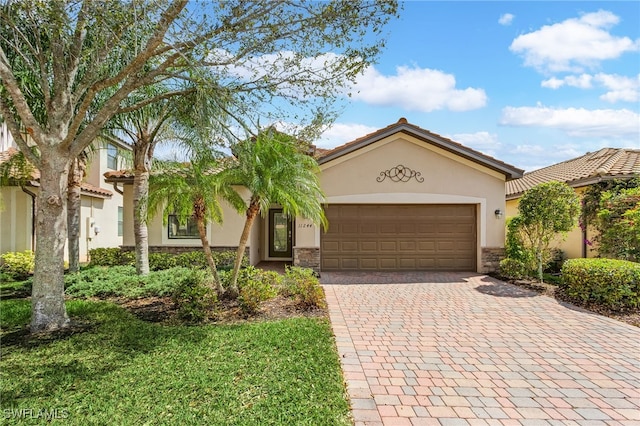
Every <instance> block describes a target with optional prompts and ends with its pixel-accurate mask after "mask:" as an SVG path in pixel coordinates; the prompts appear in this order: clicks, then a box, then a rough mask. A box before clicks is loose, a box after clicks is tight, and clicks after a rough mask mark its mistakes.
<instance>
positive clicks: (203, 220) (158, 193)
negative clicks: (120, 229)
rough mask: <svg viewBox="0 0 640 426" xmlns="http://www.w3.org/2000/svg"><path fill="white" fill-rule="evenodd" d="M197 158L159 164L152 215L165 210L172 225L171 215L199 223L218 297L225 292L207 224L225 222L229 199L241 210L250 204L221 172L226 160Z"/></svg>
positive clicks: (152, 185)
mask: <svg viewBox="0 0 640 426" xmlns="http://www.w3.org/2000/svg"><path fill="white" fill-rule="evenodd" d="M200 154H204V155H194V156H192V158H191V160H192V161H191V163H189V164H187V163H180V162H178V161H164V162H158V168H157V170H156V171H154V172H153V173H152V175H151V178H150V184H149V198H148V206H149V213H150V215H152V214H155V213H156V212H157V211H158V209H159V208H162V207H164V212H163V219H164V222H165V224H166V223H167V222H168V218H169V215H170V214H172V215H176V217H177V219H178V221H179V222H180V223H185V222H186V221H187V219H188V218H190V217H192V218H193V219H194V220H195V221H196V224H197V228H198V234H199V236H200V241H201V242H202V249H203V250H204V253H205V256H206V258H207V263H208V264H209V267H210V269H211V273H212V274H213V283H214V287H215V290H216V291H217V292H218V294H222V293H223V292H224V287H223V286H222V283H221V282H220V277H219V276H218V271H217V268H216V263H215V260H214V259H213V255H212V253H211V246H210V245H209V240H208V238H207V228H206V226H207V223H209V221H210V220H211V221H214V222H216V223H222V219H223V217H222V206H221V205H220V201H221V200H223V199H224V200H226V201H227V202H229V204H230V205H231V206H232V207H234V208H235V209H236V210H238V211H242V210H244V208H245V207H246V204H245V202H244V200H243V199H242V197H240V195H239V194H238V193H237V192H236V191H235V190H234V189H233V188H232V186H231V184H230V183H229V181H228V180H226V179H225V175H224V174H221V173H220V171H221V170H222V167H223V166H224V164H223V163H224V161H223V160H222V159H219V158H216V156H215V155H212V154H211V153H210V152H209V153H200Z"/></svg>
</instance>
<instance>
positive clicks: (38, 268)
mask: <svg viewBox="0 0 640 426" xmlns="http://www.w3.org/2000/svg"><path fill="white" fill-rule="evenodd" d="M41 155H42V162H41V165H40V190H39V192H38V198H37V213H36V258H35V262H36V263H35V271H34V277H33V287H32V290H31V332H32V333H37V332H42V331H53V330H58V329H60V328H64V327H66V326H68V324H69V317H68V316H67V310H66V307H65V304H64V244H65V239H66V237H67V194H66V191H67V178H68V171H69V170H68V169H69V163H68V160H67V159H66V158H65V155H64V154H63V153H59V152H57V151H56V150H55V149H45V145H44V144H43V145H42V146H41Z"/></svg>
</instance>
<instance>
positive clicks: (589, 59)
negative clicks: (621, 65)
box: [509, 10, 640, 72]
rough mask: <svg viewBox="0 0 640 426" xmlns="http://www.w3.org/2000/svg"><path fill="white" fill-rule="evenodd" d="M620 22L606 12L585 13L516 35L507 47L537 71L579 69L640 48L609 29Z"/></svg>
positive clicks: (573, 70) (635, 42)
mask: <svg viewBox="0 0 640 426" xmlns="http://www.w3.org/2000/svg"><path fill="white" fill-rule="evenodd" d="M619 21H620V18H619V17H618V16H616V15H614V14H613V13H611V12H608V11H604V10H600V11H598V12H593V13H587V14H584V15H582V16H580V17H579V18H571V19H567V20H566V21H563V22H560V23H557V24H553V25H545V26H543V27H542V28H540V29H539V30H536V31H533V32H530V33H527V34H523V35H521V36H518V37H517V38H516V39H515V40H513V42H512V43H511V46H510V47H509V49H510V50H511V51H512V52H515V53H518V54H521V55H522V56H524V60H525V65H527V66H532V67H535V68H536V69H538V70H539V71H543V72H548V71H551V72H557V71H570V72H582V71H583V70H584V69H585V68H593V67H596V66H597V65H598V64H599V63H600V62H601V61H604V60H607V59H615V58H618V57H619V56H621V55H622V54H623V53H625V52H633V51H637V50H638V49H639V48H640V42H639V41H638V40H636V41H634V40H631V39H630V38H629V37H617V36H614V35H612V34H611V33H609V32H608V29H609V28H610V27H612V26H614V25H616V24H617V23H618V22H619Z"/></svg>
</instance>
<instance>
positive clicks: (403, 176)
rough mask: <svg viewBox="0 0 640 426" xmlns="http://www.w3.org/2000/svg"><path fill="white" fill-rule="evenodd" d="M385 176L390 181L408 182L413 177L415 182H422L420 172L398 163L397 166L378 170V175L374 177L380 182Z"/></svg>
mask: <svg viewBox="0 0 640 426" xmlns="http://www.w3.org/2000/svg"><path fill="white" fill-rule="evenodd" d="M386 178H389V179H390V180H391V181H392V182H409V181H410V180H411V179H415V180H416V181H417V182H420V183H422V182H424V178H423V177H422V173H420V172H417V171H415V170H411V169H410V168H408V167H405V166H403V165H402V164H398V165H397V166H395V167H393V168H391V169H389V170H385V171H384V172H380V176H378V177H377V178H376V180H377V181H378V182H382V181H383V180H385V179H386Z"/></svg>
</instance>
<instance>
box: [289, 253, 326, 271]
mask: <svg viewBox="0 0 640 426" xmlns="http://www.w3.org/2000/svg"><path fill="white" fill-rule="evenodd" d="M293 265H294V266H301V267H304V268H311V269H313V270H314V271H316V272H320V247H294V248H293Z"/></svg>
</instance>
